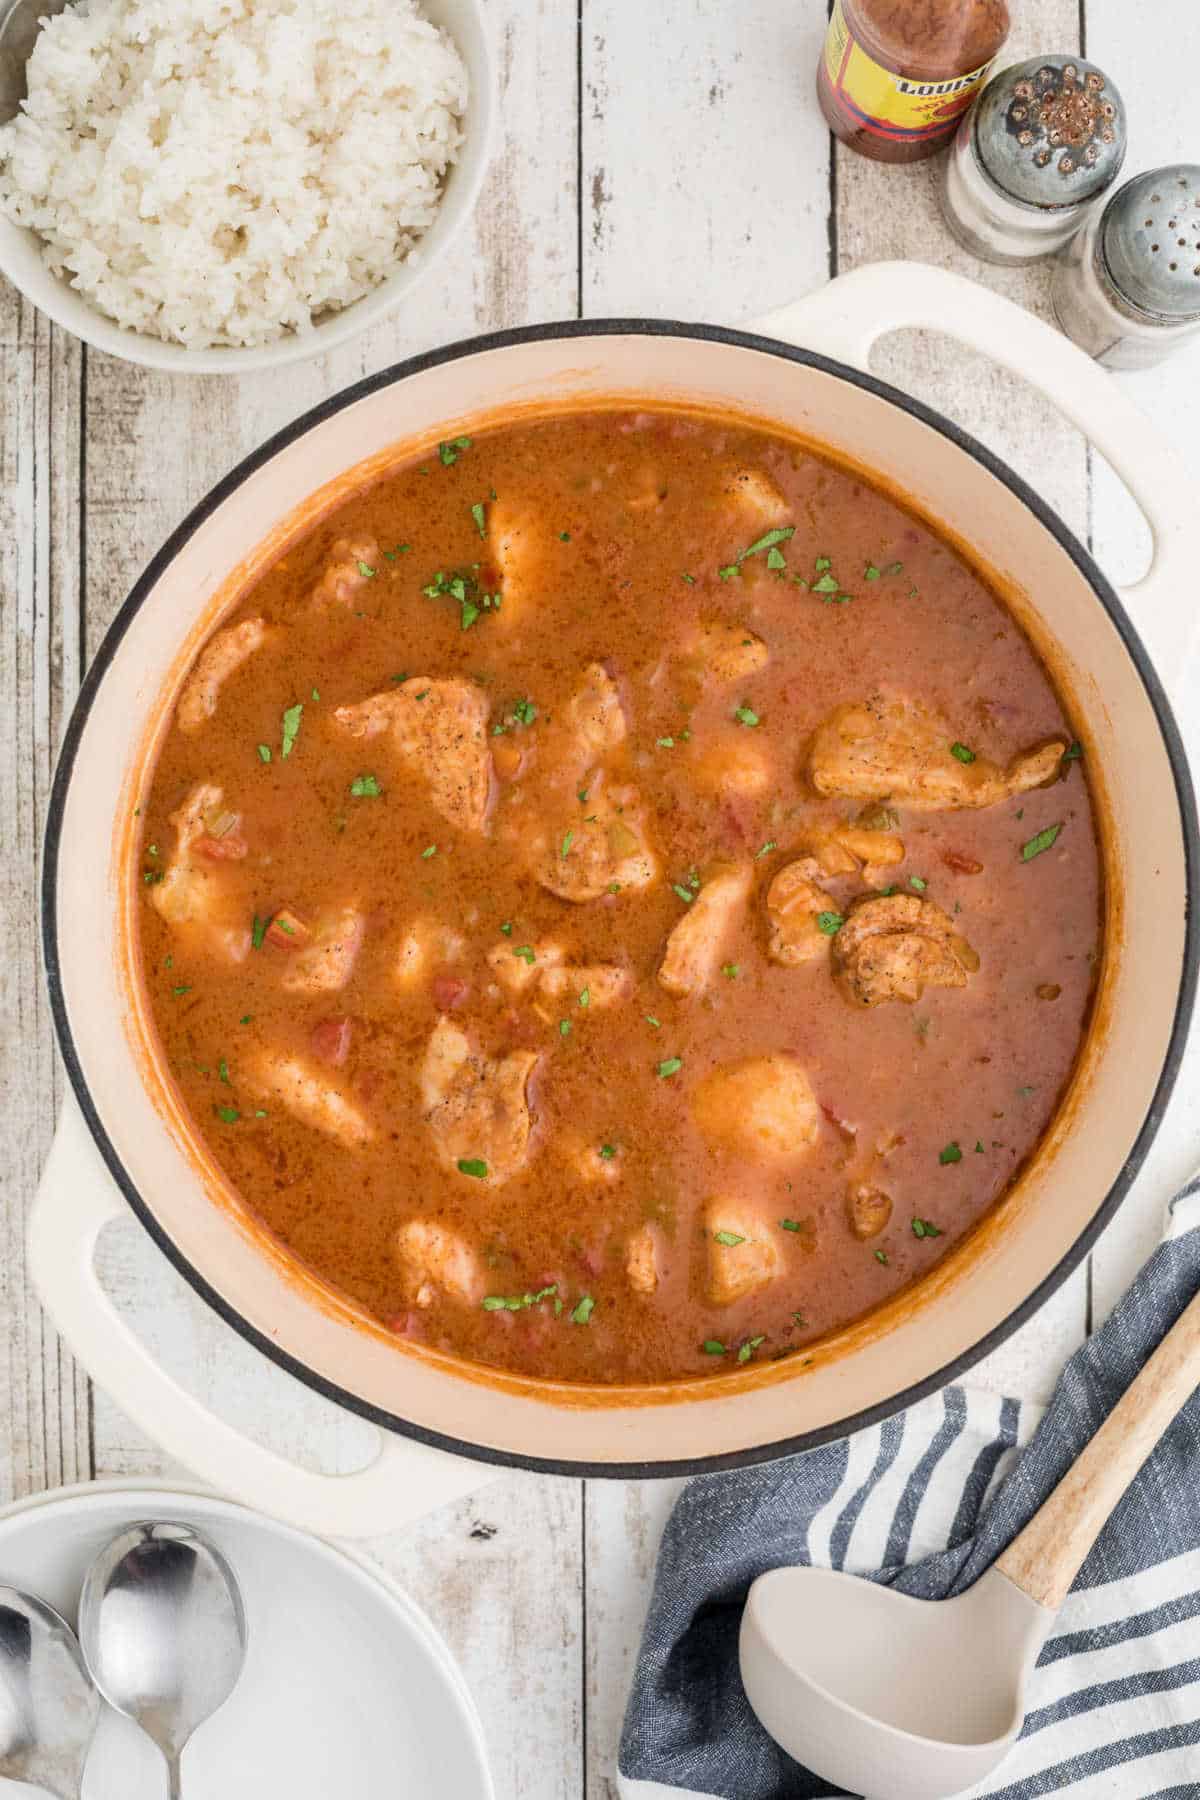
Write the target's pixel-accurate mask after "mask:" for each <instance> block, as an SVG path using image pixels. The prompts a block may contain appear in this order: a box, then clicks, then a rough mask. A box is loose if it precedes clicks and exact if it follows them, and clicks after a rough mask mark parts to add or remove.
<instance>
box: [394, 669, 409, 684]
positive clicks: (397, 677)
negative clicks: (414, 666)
mask: <svg viewBox="0 0 1200 1800" xmlns="http://www.w3.org/2000/svg"><path fill="white" fill-rule="evenodd" d="M391 679H392V680H393V681H396V682H401V681H407V680H408V679H409V674H408V670H407V669H403V670H402V671H401V672H400V674H399V675H393V676H392V678H391Z"/></svg>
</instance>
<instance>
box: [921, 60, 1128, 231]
mask: <svg viewBox="0 0 1200 1800" xmlns="http://www.w3.org/2000/svg"><path fill="white" fill-rule="evenodd" d="M1126 141H1127V132H1126V122H1125V107H1124V103H1123V102H1122V99H1121V96H1120V94H1119V93H1118V91H1117V89H1116V88H1115V87H1114V85H1113V83H1112V82H1111V81H1110V80H1109V78H1108V76H1107V75H1106V74H1105V73H1104V71H1103V70H1102V69H1098V68H1097V67H1096V65H1095V64H1094V63H1090V62H1086V61H1085V60H1084V59H1083V58H1082V57H1080V56H1070V55H1066V56H1035V57H1031V58H1030V59H1029V60H1028V61H1027V62H1020V63H1013V64H1012V66H1011V67H1010V68H1007V69H1002V70H1001V71H1000V73H999V74H998V75H994V76H993V77H992V79H991V81H989V82H988V84H987V86H986V87H985V88H984V90H983V92H982V94H981V95H980V97H979V100H978V102H977V103H976V105H975V107H974V109H973V111H971V112H970V113H968V114H967V116H966V117H965V118H964V119H963V121H962V124H961V125H960V126H959V128H958V133H957V135H956V137H955V140H954V145H953V148H952V149H951V152H950V155H949V157H948V158H947V160H946V163H945V166H944V169H943V173H942V184H941V199H942V211H943V213H944V215H945V219H946V224H947V225H948V226H949V228H950V230H951V232H952V233H953V235H954V236H955V237H956V238H957V239H958V241H959V243H960V244H962V245H963V247H964V248H965V249H967V250H970V251H972V252H973V253H974V254H975V255H976V256H980V257H983V258H984V259H985V260H986V261H988V262H996V263H1023V262H1029V261H1031V260H1032V259H1033V258H1034V257H1038V256H1048V255H1049V254H1050V253H1051V251H1054V250H1057V249H1059V248H1061V246H1062V245H1063V244H1065V243H1067V242H1068V240H1069V239H1070V238H1072V237H1073V236H1074V235H1075V233H1076V232H1077V231H1078V230H1079V228H1080V227H1081V225H1083V223H1084V222H1085V220H1086V218H1087V215H1088V212H1089V210H1090V209H1091V208H1092V207H1093V205H1094V204H1095V202H1096V201H1097V200H1098V198H1099V197H1100V195H1102V194H1103V193H1104V192H1105V191H1106V189H1108V188H1109V187H1110V186H1111V184H1112V183H1113V182H1114V181H1115V180H1116V178H1117V175H1118V174H1119V172H1120V168H1121V164H1122V162H1123V161H1124V157H1125V146H1126Z"/></svg>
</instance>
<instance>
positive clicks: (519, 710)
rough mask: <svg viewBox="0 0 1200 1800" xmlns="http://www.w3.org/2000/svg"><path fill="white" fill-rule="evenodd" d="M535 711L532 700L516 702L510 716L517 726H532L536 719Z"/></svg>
mask: <svg viewBox="0 0 1200 1800" xmlns="http://www.w3.org/2000/svg"><path fill="white" fill-rule="evenodd" d="M537 710H538V709H537V707H536V706H535V705H534V704H533V701H532V700H518V701H517V703H516V705H515V706H514V707H513V709H512V716H513V719H514V721H515V722H516V724H518V725H532V724H533V721H534V720H535V719H536V718H537Z"/></svg>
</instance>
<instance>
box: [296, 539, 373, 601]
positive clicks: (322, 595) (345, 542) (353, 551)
mask: <svg viewBox="0 0 1200 1800" xmlns="http://www.w3.org/2000/svg"><path fill="white" fill-rule="evenodd" d="M378 573H379V545H378V544H377V543H376V542H375V539H374V538H373V537H370V536H368V535H367V534H366V533H365V532H364V533H361V534H360V535H359V536H357V537H352V538H347V537H340V538H336V539H335V540H334V542H333V543H332V544H331V545H330V547H329V557H328V560H327V562H326V564H325V567H324V569H323V570H322V572H321V578H320V580H319V581H318V582H317V585H316V587H315V588H314V589H313V592H312V598H313V604H314V605H315V606H318V607H326V606H353V605H354V603H355V601H356V600H357V599H358V596H359V594H360V593H361V591H362V589H363V588H364V587H366V585H367V583H368V581H374V579H375V577H376V576H377V575H378Z"/></svg>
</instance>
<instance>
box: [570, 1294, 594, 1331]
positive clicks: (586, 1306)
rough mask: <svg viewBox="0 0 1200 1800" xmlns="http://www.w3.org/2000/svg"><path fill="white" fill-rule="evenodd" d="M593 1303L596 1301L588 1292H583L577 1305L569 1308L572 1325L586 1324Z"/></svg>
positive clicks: (590, 1314)
mask: <svg viewBox="0 0 1200 1800" xmlns="http://www.w3.org/2000/svg"><path fill="white" fill-rule="evenodd" d="M595 1305H596V1302H595V1301H594V1300H593V1299H592V1296H591V1295H590V1294H585V1295H584V1296H583V1299H582V1300H581V1301H580V1302H579V1304H578V1306H576V1307H573V1308H572V1310H571V1323H572V1325H586V1324H587V1322H588V1320H589V1319H590V1318H591V1316H592V1312H593V1310H594V1308H595Z"/></svg>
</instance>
